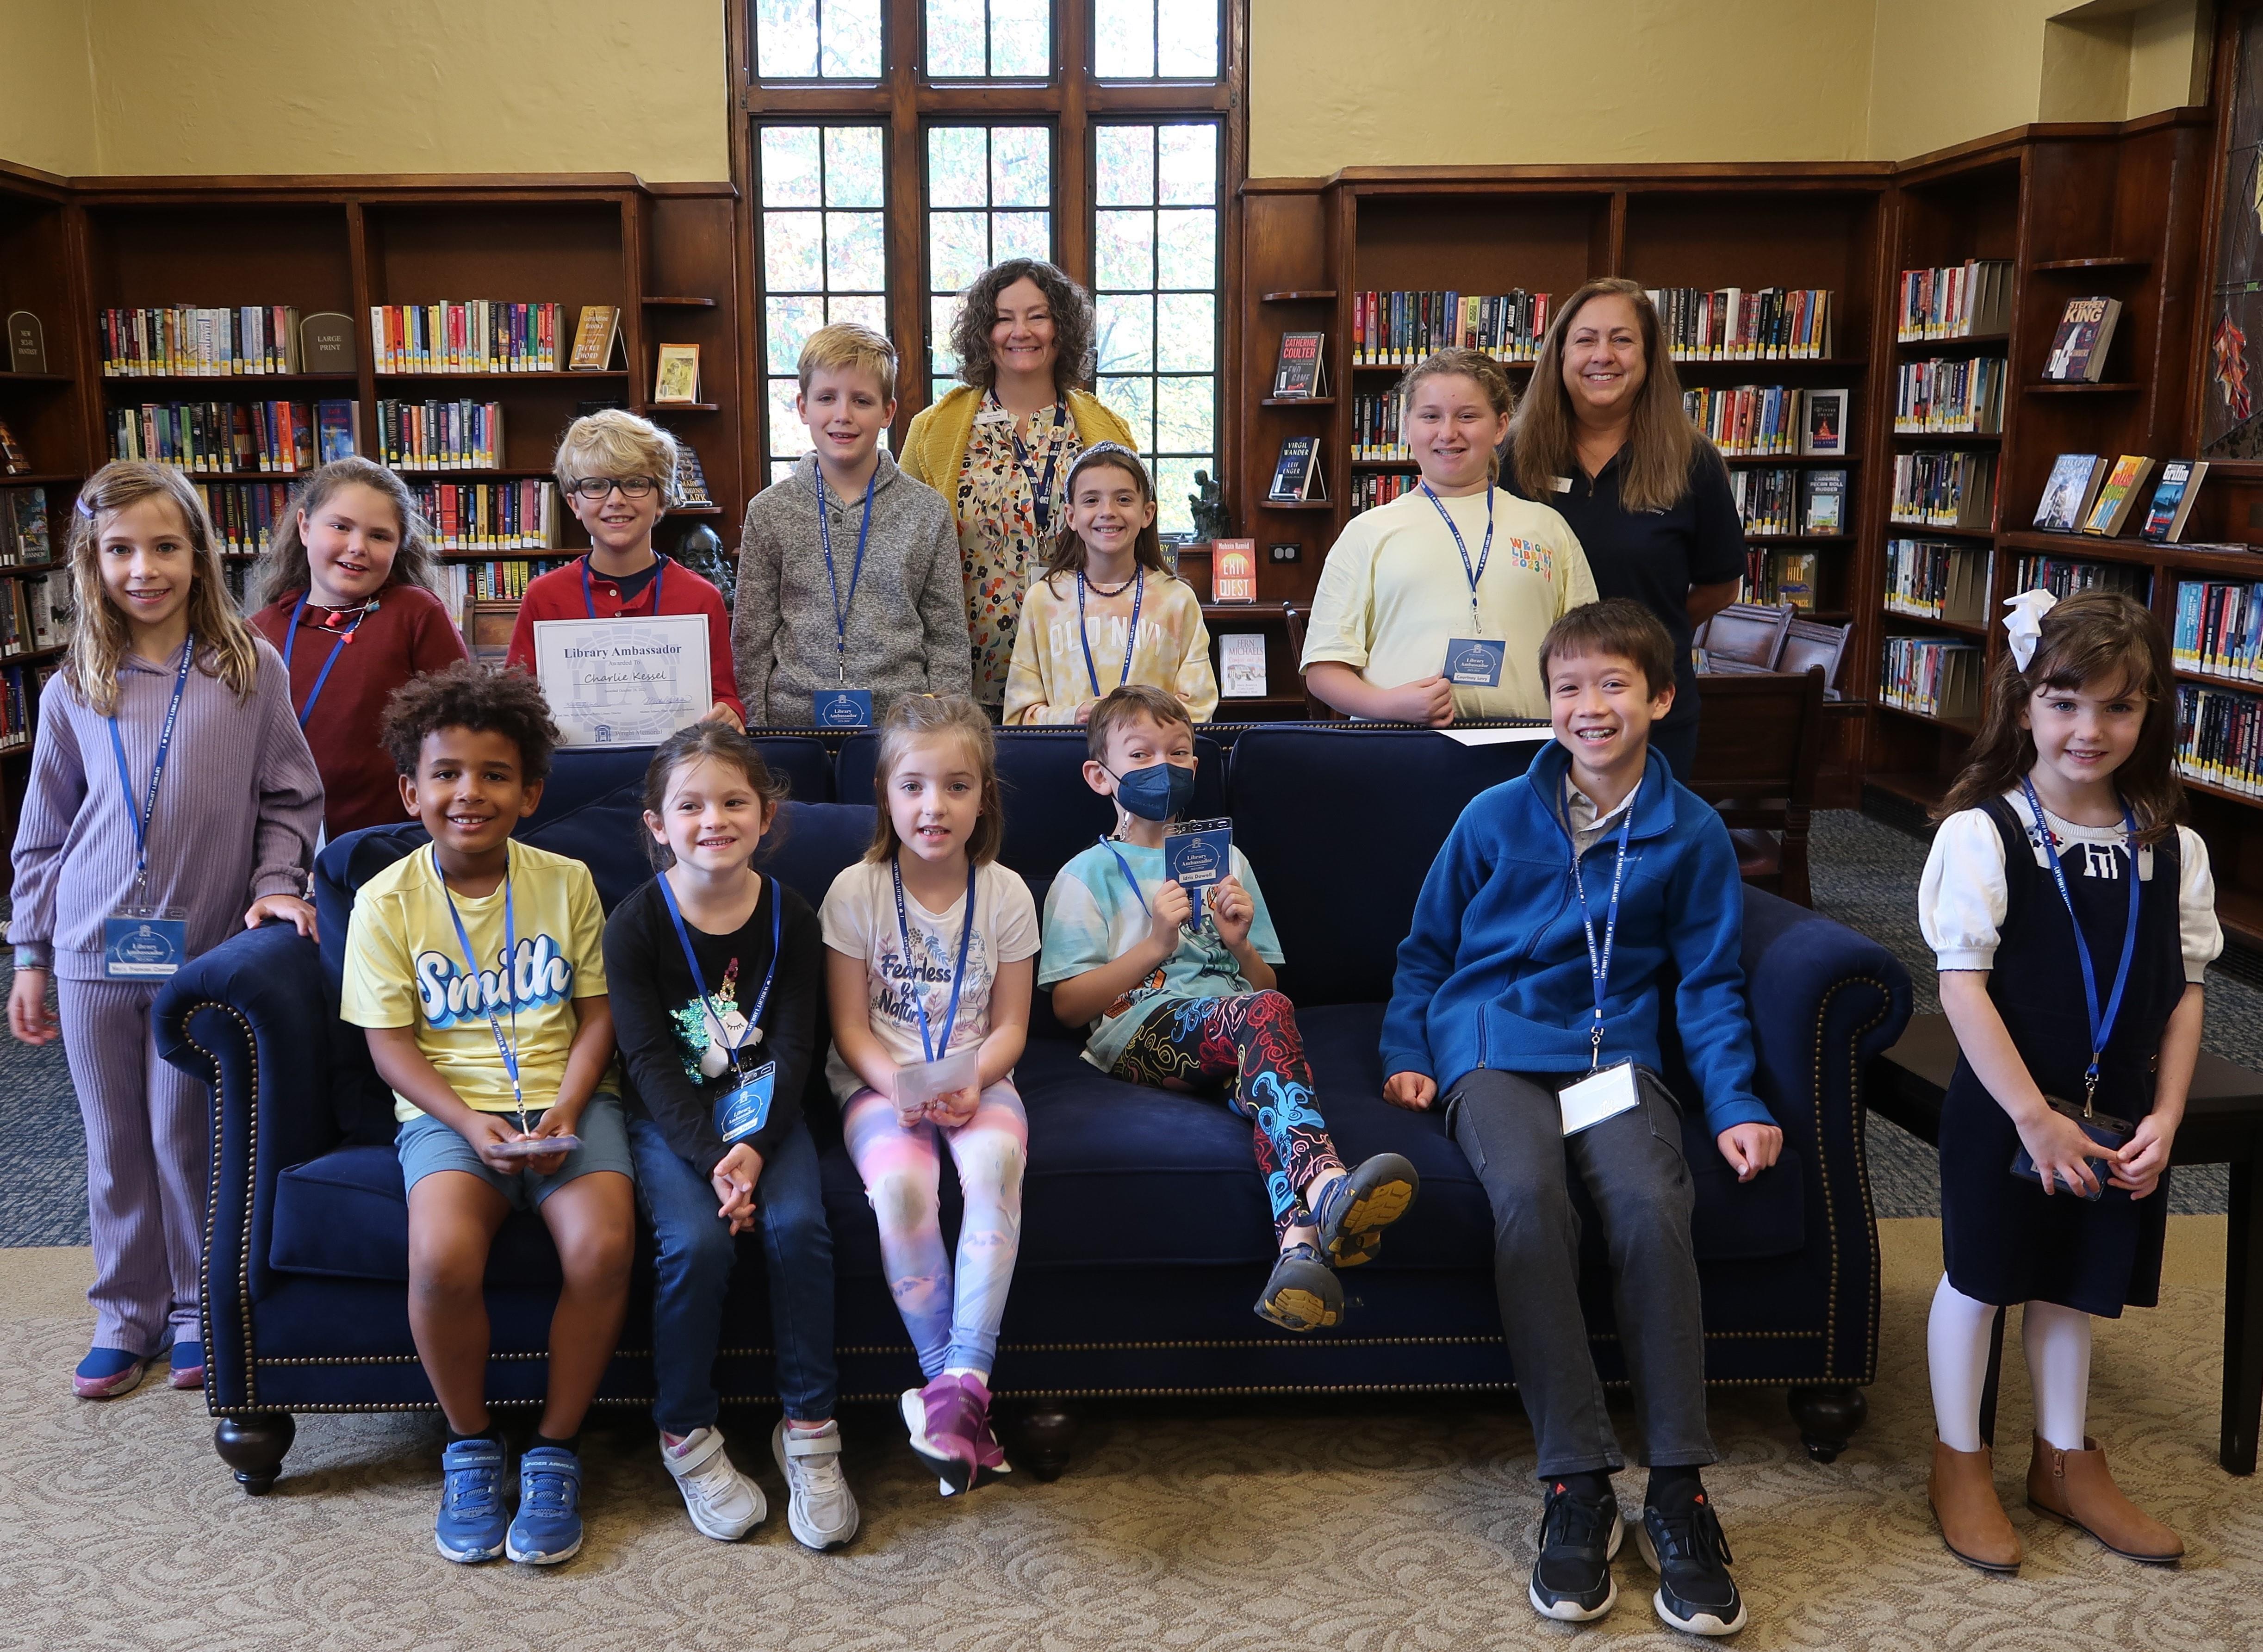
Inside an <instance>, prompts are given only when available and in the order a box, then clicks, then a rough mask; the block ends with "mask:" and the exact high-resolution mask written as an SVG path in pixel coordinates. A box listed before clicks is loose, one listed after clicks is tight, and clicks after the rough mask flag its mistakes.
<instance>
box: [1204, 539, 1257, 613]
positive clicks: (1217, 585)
mask: <svg viewBox="0 0 2263 1652" xmlns="http://www.w3.org/2000/svg"><path fill="white" fill-rule="evenodd" d="M1210 600H1211V602H1255V601H1256V600H1257V541H1256V540H1254V539H1218V540H1214V541H1212V542H1211V548H1210Z"/></svg>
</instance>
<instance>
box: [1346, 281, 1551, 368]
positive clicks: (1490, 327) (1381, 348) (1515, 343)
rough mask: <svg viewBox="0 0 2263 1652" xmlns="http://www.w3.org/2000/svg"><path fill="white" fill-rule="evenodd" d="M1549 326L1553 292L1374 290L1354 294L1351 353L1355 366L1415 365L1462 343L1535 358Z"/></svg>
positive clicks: (1504, 356)
mask: <svg viewBox="0 0 2263 1652" xmlns="http://www.w3.org/2000/svg"><path fill="white" fill-rule="evenodd" d="M1547 331H1548V294H1546V293H1545V292H1526V291H1525V290H1524V289H1523V288H1522V287H1518V288H1516V289H1515V291H1514V292H1495V293H1477V292H1409V291H1406V290H1404V289H1400V290H1399V291H1395V292H1372V291H1370V292H1360V293H1356V294H1355V295H1354V296H1353V299H1352V307H1351V359H1352V364H1353V365H1354V366H1355V367H1411V366H1413V364H1415V363H1417V362H1419V361H1421V359H1422V358H1423V357H1426V356H1428V355H1430V354H1431V353H1432V352H1433V351H1435V350H1447V349H1450V348H1457V347H1458V348H1460V349H1464V350H1481V351H1483V352H1484V353H1485V354H1486V355H1488V356H1493V357H1499V358H1500V360H1502V361H1531V360H1532V359H1534V358H1535V357H1537V356H1538V355H1539V354H1540V340H1541V337H1542V335H1544V334H1545V333H1546V332H1547ZM1320 393H1322V392H1314V394H1320Z"/></svg>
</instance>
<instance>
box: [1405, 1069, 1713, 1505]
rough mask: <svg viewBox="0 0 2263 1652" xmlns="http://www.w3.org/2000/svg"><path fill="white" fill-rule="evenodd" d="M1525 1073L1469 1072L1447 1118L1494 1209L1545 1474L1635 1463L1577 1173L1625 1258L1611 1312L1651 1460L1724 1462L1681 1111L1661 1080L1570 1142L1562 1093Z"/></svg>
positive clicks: (1656, 1464)
mask: <svg viewBox="0 0 2263 1652" xmlns="http://www.w3.org/2000/svg"><path fill="white" fill-rule="evenodd" d="M1578 1077H1580V1075H1578V1074H1568V1075H1555V1074H1551V1075H1547V1076H1546V1078H1545V1084H1543V1083H1541V1082H1536V1081H1535V1080H1534V1079H1533V1078H1526V1077H1523V1076H1522V1075H1519V1074H1517V1073H1513V1072H1491V1071H1485V1070H1483V1069H1480V1070H1479V1071H1475V1072H1472V1073H1469V1074H1467V1075H1466V1076H1464V1078H1463V1079H1462V1080H1461V1082H1460V1083H1458V1084H1457V1085H1456V1086H1454V1090H1453V1093H1452V1094H1450V1095H1449V1096H1448V1097H1447V1098H1446V1123H1447V1127H1448V1128H1449V1129H1450V1130H1452V1132H1453V1135H1454V1140H1455V1142H1456V1143H1458V1144H1459V1145H1460V1147H1461V1150H1462V1151H1463V1153H1464V1155H1466V1156H1467V1157H1468V1158H1469V1161H1470V1163H1471V1165H1473V1166H1475V1167H1476V1170H1477V1172H1478V1179H1479V1180H1480V1181H1482V1182H1483V1183H1484V1184H1485V1190H1486V1198H1488V1199H1489V1200H1491V1201H1493V1286H1494V1289H1495V1290H1496V1291H1497V1292H1498V1293H1499V1294H1500V1325H1501V1331H1502V1334H1503V1335H1504V1336H1505V1337H1506V1338H1507V1342H1508V1355H1509V1358H1510V1360H1512V1361H1514V1362H1515V1367H1516V1388H1517V1393H1518V1396H1520V1397H1521V1398H1522V1400H1523V1402H1524V1411H1525V1415H1526V1416H1527V1417H1529V1418H1530V1419H1531V1421H1532V1432H1533V1438H1534V1439H1535V1440H1536V1442H1537V1444H1538V1446H1539V1450H1540V1464H1539V1470H1538V1472H1539V1474H1540V1477H1541V1478H1542V1479H1548V1478H1550V1477H1551V1476H1553V1475H1563V1474H1578V1473H1581V1472H1590V1471H1596V1470H1609V1469H1615V1468H1623V1467H1624V1466H1625V1461H1626V1460H1625V1459H1624V1458H1623V1457H1622V1456H1621V1455H1620V1454H1619V1445H1618V1439H1617V1437H1616V1435H1615V1434H1614V1433H1613V1432H1612V1430H1611V1419H1610V1416H1609V1412H1607V1411H1606V1410H1604V1407H1603V1385H1602V1382H1601V1379H1600V1378H1598V1377H1597V1375H1596V1374H1595V1362H1594V1359H1593V1358H1592V1357H1591V1356H1590V1355H1589V1353H1588V1352H1587V1320H1586V1318H1585V1317H1584V1316H1583V1315H1582V1313H1581V1312H1580V1218H1579V1216H1578V1214H1577V1212H1575V1211H1574V1210H1573V1206H1572V1187H1571V1179H1572V1177H1573V1175H1577V1176H1578V1177H1579V1178H1580V1180H1581V1181H1583V1182H1585V1183H1586V1184H1587V1194H1588V1196H1589V1197H1590V1198H1591V1199H1592V1200H1593V1201H1594V1207H1595V1211H1596V1214H1597V1215H1598V1216H1600V1217H1601V1220H1602V1224H1603V1240H1604V1244H1605V1246H1606V1248H1607V1249H1608V1250H1609V1254H1610V1261H1611V1295H1612V1303H1613V1306H1614V1308H1615V1309H1616V1315H1617V1319H1618V1331H1619V1342H1620V1345H1621V1346H1622V1347H1623V1349H1624V1350H1625V1353H1626V1362H1627V1374H1628V1375H1629V1376H1630V1377H1631V1378H1632V1379H1633V1381H1634V1401H1635V1421H1636V1426H1637V1428H1638V1430H1639V1431H1640V1433H1641V1436H1642V1461H1644V1462H1645V1463H1646V1464H1648V1465H1650V1466H1652V1467H1653V1468H1680V1467H1685V1466H1692V1465H1702V1464H1705V1463H1710V1462H1713V1461H1717V1456H1718V1454H1717V1453H1716V1452H1715V1451H1714V1449H1713V1440H1712V1437H1711V1435H1710V1433H1708V1432H1707V1431H1706V1427H1705V1327H1704V1324H1703V1317H1702V1315H1701V1312H1700V1306H1701V1305H1700V1302H1699V1299H1698V1293H1697V1259H1696V1255H1695V1252H1694V1251H1693V1250H1692V1249H1691V1246H1690V1239H1689V1213H1690V1210H1691V1208H1692V1207H1693V1206H1694V1205H1695V1198H1696V1195H1695V1189H1694V1188H1693V1187H1692V1186H1691V1184H1690V1180H1689V1166H1688V1164H1687V1163H1686V1162H1685V1161H1684V1160H1683V1158H1682V1156H1681V1108H1680V1107H1678V1106H1676V1105H1675V1102H1674V1097H1673V1094H1672V1093H1671V1092H1669V1091H1668V1090H1667V1088H1666V1086H1664V1085H1662V1084H1660V1083H1659V1081H1658V1080H1657V1079H1656V1078H1653V1077H1652V1075H1651V1074H1650V1073H1648V1072H1646V1071H1645V1072H1644V1073H1643V1074H1642V1079H1641V1093H1642V1101H1641V1104H1640V1105H1639V1106H1638V1107H1632V1108H1630V1109H1629V1110H1628V1111H1626V1112H1624V1113H1622V1114H1620V1115H1618V1116H1617V1117H1616V1118H1610V1119H1606V1120H1604V1121H1603V1122H1601V1124H1596V1125H1591V1126H1590V1127H1588V1128H1587V1129H1584V1130H1582V1131H1580V1134H1578V1135H1577V1136H1565V1134H1564V1124H1563V1114H1562V1112H1561V1110H1560V1109H1559V1107H1558V1104H1557V1100H1556V1093H1555V1088H1554V1087H1551V1086H1561V1085H1564V1084H1566V1083H1570V1082H1572V1081H1573V1079H1575V1078H1578Z"/></svg>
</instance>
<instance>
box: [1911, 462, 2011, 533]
mask: <svg viewBox="0 0 2263 1652" xmlns="http://www.w3.org/2000/svg"><path fill="white" fill-rule="evenodd" d="M1890 515H1891V519H1892V520H1893V521H1895V522H1898V523H1913V524H1914V525H1916V526H1918V527H1920V528H1963V529H1980V530H1986V529H1989V528H1992V527H1993V526H1994V525H1995V521H1996V456H1995V455H1994V454H1993V453H1975V452H1970V451H1963V450H1956V449H1949V450H1944V451H1938V452H1927V453H1897V454H1895V455H1894V493H1893V509H1892V510H1891V513H1890Z"/></svg>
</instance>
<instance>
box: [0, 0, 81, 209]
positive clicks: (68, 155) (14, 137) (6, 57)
mask: <svg viewBox="0 0 2263 1652" xmlns="http://www.w3.org/2000/svg"><path fill="white" fill-rule="evenodd" d="M94 158H95V142H94V71H93V68H92V64H91V60H90V54H89V53H88V49H87V38H86V13H85V10H84V8H83V6H82V5H81V4H78V0H5V3H4V4H0V160H7V161H13V162H16V163H17V164H18V165H19V166H35V167H38V168H40V170H42V171H47V172H60V173H62V174H65V175H66V176H68V175H70V174H73V173H78V172H86V171H90V170H93V167H94Z"/></svg>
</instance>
